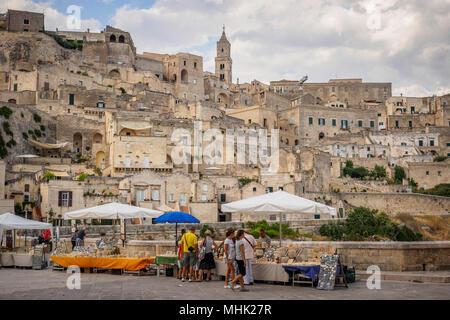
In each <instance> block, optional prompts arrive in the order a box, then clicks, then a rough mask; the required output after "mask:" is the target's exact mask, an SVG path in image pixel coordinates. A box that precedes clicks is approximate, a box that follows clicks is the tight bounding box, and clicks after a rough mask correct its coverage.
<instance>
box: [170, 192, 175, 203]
mask: <svg viewBox="0 0 450 320" xmlns="http://www.w3.org/2000/svg"><path fill="white" fill-rule="evenodd" d="M173 201H174V200H173V193H171V194H169V202H173Z"/></svg>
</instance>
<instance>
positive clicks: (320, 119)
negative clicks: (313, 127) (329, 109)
mask: <svg viewBox="0 0 450 320" xmlns="http://www.w3.org/2000/svg"><path fill="white" fill-rule="evenodd" d="M317 120H318V123H319V126H324V125H325V119H323V118H319V119H317Z"/></svg>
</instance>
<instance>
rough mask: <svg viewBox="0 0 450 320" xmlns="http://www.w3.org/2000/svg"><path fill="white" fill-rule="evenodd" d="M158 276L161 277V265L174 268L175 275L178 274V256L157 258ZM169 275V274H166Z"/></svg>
mask: <svg viewBox="0 0 450 320" xmlns="http://www.w3.org/2000/svg"><path fill="white" fill-rule="evenodd" d="M155 264H156V265H157V267H156V276H157V277H159V273H160V272H159V271H160V270H161V265H170V266H173V273H174V274H176V273H177V270H178V256H156V258H155ZM166 275H167V274H166Z"/></svg>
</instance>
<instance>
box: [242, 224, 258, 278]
mask: <svg viewBox="0 0 450 320" xmlns="http://www.w3.org/2000/svg"><path fill="white" fill-rule="evenodd" d="M242 242H243V243H244V250H245V260H246V262H247V263H246V270H245V276H244V285H253V273H252V261H253V259H254V254H253V250H254V248H255V246H256V240H255V238H254V237H253V236H252V235H251V234H249V233H247V232H245V235H244V238H243V239H242Z"/></svg>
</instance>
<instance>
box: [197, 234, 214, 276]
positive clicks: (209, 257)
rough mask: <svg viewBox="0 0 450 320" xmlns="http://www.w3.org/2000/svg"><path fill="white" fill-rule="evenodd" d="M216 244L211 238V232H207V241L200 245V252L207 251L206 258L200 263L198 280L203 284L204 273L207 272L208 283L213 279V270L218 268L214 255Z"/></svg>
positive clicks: (204, 240)
mask: <svg viewBox="0 0 450 320" xmlns="http://www.w3.org/2000/svg"><path fill="white" fill-rule="evenodd" d="M215 247H216V244H215V242H214V240H213V239H212V237H211V231H209V230H206V231H205V239H203V241H202V242H201V244H200V248H201V249H200V250H203V248H204V250H205V257H204V258H203V259H202V260H201V261H200V271H199V277H198V280H197V281H199V282H201V281H202V280H203V271H204V270H206V272H207V274H206V281H209V280H210V278H211V270H212V269H214V268H215V267H216V263H215V262H214V254H213V250H214V249H215Z"/></svg>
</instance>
